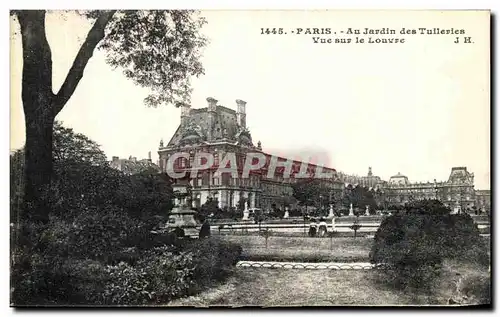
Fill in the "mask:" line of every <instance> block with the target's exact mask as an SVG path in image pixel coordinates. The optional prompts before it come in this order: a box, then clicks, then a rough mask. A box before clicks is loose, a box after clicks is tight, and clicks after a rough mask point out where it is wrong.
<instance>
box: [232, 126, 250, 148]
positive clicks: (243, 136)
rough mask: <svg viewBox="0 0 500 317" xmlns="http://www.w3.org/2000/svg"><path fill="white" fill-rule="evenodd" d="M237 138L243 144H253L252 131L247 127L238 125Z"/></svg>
mask: <svg viewBox="0 0 500 317" xmlns="http://www.w3.org/2000/svg"><path fill="white" fill-rule="evenodd" d="M235 137H236V140H237V141H238V143H240V144H243V145H250V146H252V145H253V143H252V135H251V134H250V131H249V130H248V128H246V127H238V132H237V133H236V135H235Z"/></svg>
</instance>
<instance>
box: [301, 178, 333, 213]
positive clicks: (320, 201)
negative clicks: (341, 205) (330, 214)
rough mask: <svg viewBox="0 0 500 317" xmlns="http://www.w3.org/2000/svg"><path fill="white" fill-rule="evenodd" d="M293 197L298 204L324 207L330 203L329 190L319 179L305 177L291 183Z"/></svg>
mask: <svg viewBox="0 0 500 317" xmlns="http://www.w3.org/2000/svg"><path fill="white" fill-rule="evenodd" d="M292 189H293V197H294V198H295V199H297V200H298V201H299V203H300V205H302V206H305V207H306V209H307V207H312V206H314V207H317V208H322V207H325V205H326V204H327V203H330V194H331V190H330V189H329V187H328V186H327V185H326V184H325V183H324V182H323V181H321V180H317V179H316V180H315V179H313V180H311V179H305V180H301V181H298V182H296V183H294V184H293V185H292Z"/></svg>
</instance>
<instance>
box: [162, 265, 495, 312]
mask: <svg viewBox="0 0 500 317" xmlns="http://www.w3.org/2000/svg"><path fill="white" fill-rule="evenodd" d="M379 273H380V272H379V271H377V270H367V271H362V270H300V269H297V270H296V269H269V268H235V269H234V271H233V274H232V277H231V278H229V279H228V280H227V281H226V283H224V284H219V285H218V286H217V287H214V288H211V289H209V290H207V291H204V292H202V293H200V294H198V295H196V296H191V297H186V298H182V299H179V300H175V301H172V302H170V303H169V304H168V306H261V307H262V306H263V307H269V306H398V305H417V306H421V305H448V304H449V299H450V298H454V299H459V300H462V302H461V303H462V304H463V305H477V304H486V303H489V302H490V300H489V299H485V298H489V296H490V295H489V290H488V288H489V285H490V284H489V283H490V274H489V272H487V271H485V270H484V269H482V268H478V267H477V266H470V265H466V264H463V263H455V264H453V263H452V264H450V263H447V262H445V264H444V267H443V271H442V275H441V277H440V278H438V279H437V280H436V281H435V283H434V286H433V287H432V289H433V295H424V294H423V293H421V292H417V291H406V292H404V291H401V290H397V289H394V288H392V287H390V286H388V285H384V284H383V283H381V282H380V281H381V280H380V279H379V278H377V277H378V276H377V274H379ZM458 273H459V274H458ZM460 276H461V279H462V280H463V281H462V282H461V283H460V285H461V287H460V292H459V293H457V292H456V285H457V284H456V280H457V277H460ZM484 296H486V297H484ZM481 298H482V299H481Z"/></svg>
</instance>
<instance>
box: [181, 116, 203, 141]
mask: <svg viewBox="0 0 500 317" xmlns="http://www.w3.org/2000/svg"><path fill="white" fill-rule="evenodd" d="M204 140H206V135H205V133H204V132H203V129H202V128H201V127H200V126H199V125H197V124H196V123H194V122H193V121H189V122H187V123H186V126H185V127H184V129H183V131H182V139H181V143H182V144H194V143H199V142H201V141H204Z"/></svg>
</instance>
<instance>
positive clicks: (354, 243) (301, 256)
mask: <svg viewBox="0 0 500 317" xmlns="http://www.w3.org/2000/svg"><path fill="white" fill-rule="evenodd" d="M220 238H221V239H223V240H226V241H231V242H235V243H238V244H240V245H241V246H242V248H243V254H242V257H241V259H242V260H251V261H297V262H358V261H363V262H365V261H368V254H369V252H370V248H371V245H372V241H373V239H367V238H356V239H354V238H333V239H332V240H331V241H330V239H329V238H308V237H307V238H306V237H276V236H271V237H270V238H269V239H268V242H267V243H268V245H267V248H266V240H265V239H264V238H263V237H260V236H237V235H223V236H220ZM330 243H331V245H330Z"/></svg>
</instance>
